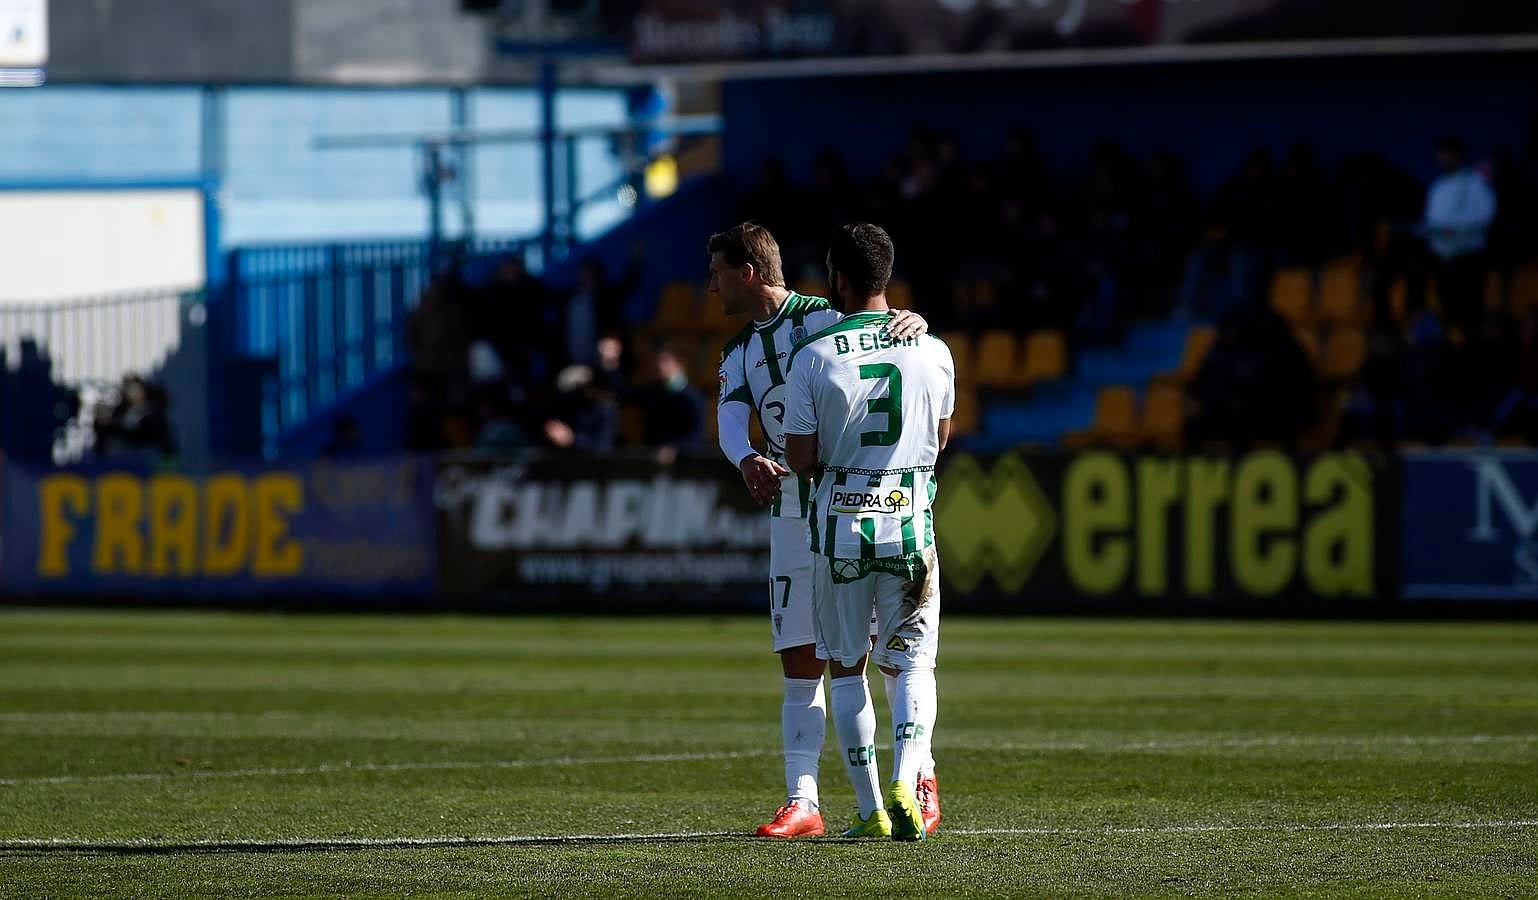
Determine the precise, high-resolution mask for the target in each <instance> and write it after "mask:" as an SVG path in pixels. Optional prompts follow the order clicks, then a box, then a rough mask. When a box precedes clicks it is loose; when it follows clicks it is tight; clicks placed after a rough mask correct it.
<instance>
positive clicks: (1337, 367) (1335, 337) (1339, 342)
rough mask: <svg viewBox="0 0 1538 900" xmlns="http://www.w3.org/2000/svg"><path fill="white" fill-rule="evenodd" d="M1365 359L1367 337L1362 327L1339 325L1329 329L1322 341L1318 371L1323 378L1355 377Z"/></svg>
mask: <svg viewBox="0 0 1538 900" xmlns="http://www.w3.org/2000/svg"><path fill="white" fill-rule="evenodd" d="M1366 360H1367V337H1366V335H1364V334H1363V333H1362V329H1360V328H1355V327H1349V326H1341V327H1338V328H1334V329H1332V330H1331V331H1330V336H1329V337H1328V338H1326V339H1325V342H1324V355H1323V358H1322V359H1321V360H1320V364H1319V373H1320V374H1321V375H1323V376H1324V377H1325V378H1333V379H1347V378H1355V377H1356V374H1357V373H1358V372H1360V371H1361V370H1362V363H1364V362H1366Z"/></svg>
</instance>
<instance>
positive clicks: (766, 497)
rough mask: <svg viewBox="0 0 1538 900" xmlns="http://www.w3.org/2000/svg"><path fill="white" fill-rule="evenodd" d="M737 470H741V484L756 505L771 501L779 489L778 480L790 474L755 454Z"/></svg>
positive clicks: (777, 464)
mask: <svg viewBox="0 0 1538 900" xmlns="http://www.w3.org/2000/svg"><path fill="white" fill-rule="evenodd" d="M738 468H739V469H741V470H742V483H743V484H745V485H747V486H748V493H750V494H752V495H753V499H754V501H755V502H758V503H768V502H769V501H770V500H773V499H774V492H775V491H778V490H779V489H780V479H781V478H784V477H785V476H787V475H789V474H790V470H789V469H787V468H785V467H784V466H782V465H780V464H779V463H777V462H775V461H774V460H772V459H769V458H768V457H766V456H761V455H759V454H757V453H755V454H753V455H752V456H749V457H747V458H745V459H744V460H743V461H742V463H741V464H740V465H739V466H738Z"/></svg>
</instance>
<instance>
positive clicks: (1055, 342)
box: [1024, 331, 1068, 384]
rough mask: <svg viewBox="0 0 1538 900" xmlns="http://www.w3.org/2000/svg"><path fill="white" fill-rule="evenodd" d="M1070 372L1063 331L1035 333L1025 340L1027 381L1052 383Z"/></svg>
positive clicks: (1066, 343) (1029, 382)
mask: <svg viewBox="0 0 1538 900" xmlns="http://www.w3.org/2000/svg"><path fill="white" fill-rule="evenodd" d="M1067 371H1068V342H1067V341H1066V340H1065V339H1064V338H1063V333H1062V332H1061V331H1033V332H1031V334H1030V335H1028V336H1027V337H1026V339H1025V375H1024V377H1025V381H1026V383H1027V384H1035V383H1036V382H1038V381H1052V380H1054V379H1057V378H1062V377H1063V374H1064V373H1065V372H1067Z"/></svg>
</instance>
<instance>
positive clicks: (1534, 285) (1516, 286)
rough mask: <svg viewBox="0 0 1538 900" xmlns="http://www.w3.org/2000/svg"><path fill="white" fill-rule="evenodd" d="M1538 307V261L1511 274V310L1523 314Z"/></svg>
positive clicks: (1516, 313)
mask: <svg viewBox="0 0 1538 900" xmlns="http://www.w3.org/2000/svg"><path fill="white" fill-rule="evenodd" d="M1534 307H1538V263H1528V264H1526V265H1524V266H1522V267H1521V268H1519V269H1517V271H1516V272H1515V273H1513V274H1512V276H1511V311H1512V313H1513V314H1515V315H1519V316H1520V315H1522V314H1523V313H1525V312H1527V311H1528V310H1529V309H1532V308H1534Z"/></svg>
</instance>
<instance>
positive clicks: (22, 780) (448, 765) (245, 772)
mask: <svg viewBox="0 0 1538 900" xmlns="http://www.w3.org/2000/svg"><path fill="white" fill-rule="evenodd" d="M779 753H780V751H778V750H739V751H733V752H721V753H654V754H646V755H641V756H607V757H591V758H590V757H579V756H556V757H550V758H547V759H492V760H485V761H474V760H465V761H453V762H403V763H326V764H323V765H319V766H296V767H294V768H288V769H276V768H274V769H222V770H210V769H186V770H181V771H175V772H114V773H109V774H105V775H40V776H36V777H16V778H0V787H23V786H26V785H34V784H85V783H94V782H102V781H171V780H178V779H183V778H276V777H282V776H286V775H326V774H331V773H339V772H340V773H346V772H441V771H456V770H465V771H475V770H479V769H526V768H532V767H537V766H601V765H627V764H635V763H670V762H694V761H702V760H714V759H747V758H750V757H756V756H771V755H778V754H779Z"/></svg>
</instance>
